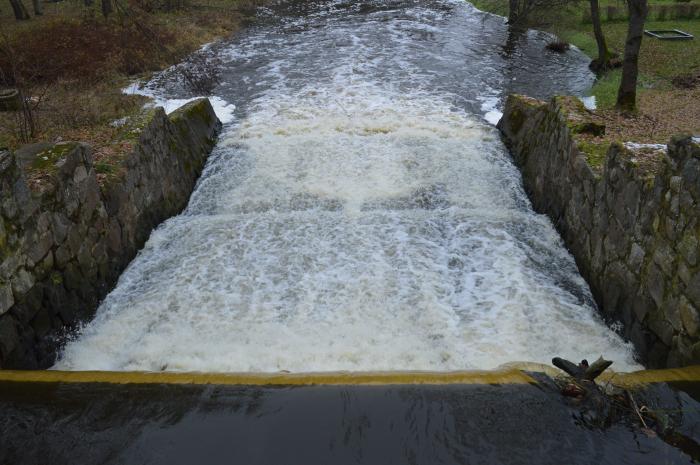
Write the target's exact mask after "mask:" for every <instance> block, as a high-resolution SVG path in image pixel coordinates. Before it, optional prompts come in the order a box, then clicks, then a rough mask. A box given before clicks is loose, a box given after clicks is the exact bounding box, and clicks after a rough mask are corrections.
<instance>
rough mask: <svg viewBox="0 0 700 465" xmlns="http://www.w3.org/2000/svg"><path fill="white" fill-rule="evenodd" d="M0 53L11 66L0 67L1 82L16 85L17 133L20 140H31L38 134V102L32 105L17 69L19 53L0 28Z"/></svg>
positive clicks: (10, 85)
mask: <svg viewBox="0 0 700 465" xmlns="http://www.w3.org/2000/svg"><path fill="white" fill-rule="evenodd" d="M0 39H1V41H0V54H1V55H4V56H5V58H6V60H4V61H5V62H6V63H9V66H8V67H6V68H3V69H0V84H4V85H6V86H8V87H14V88H15V89H16V91H17V94H18V95H17V100H18V104H17V106H16V109H15V111H14V113H15V121H16V134H17V138H18V139H19V140H20V142H25V143H26V142H29V141H30V140H31V139H32V138H33V137H34V136H35V135H36V120H35V118H34V110H35V109H36V104H35V105H32V102H31V100H30V99H29V98H28V96H27V93H26V92H25V90H24V87H25V86H24V85H23V83H22V82H21V81H22V80H21V78H20V76H19V73H18V72H17V69H16V63H17V55H16V53H15V50H14V48H13V47H12V45H11V43H10V40H9V38H8V36H7V35H6V34H5V32H4V31H2V30H0Z"/></svg>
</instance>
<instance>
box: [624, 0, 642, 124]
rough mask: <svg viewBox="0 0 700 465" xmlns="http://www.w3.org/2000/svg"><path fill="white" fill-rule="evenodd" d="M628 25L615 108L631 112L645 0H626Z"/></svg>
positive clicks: (635, 88)
mask: <svg viewBox="0 0 700 465" xmlns="http://www.w3.org/2000/svg"><path fill="white" fill-rule="evenodd" d="M627 9H628V11H629V26H628V29H627V40H626V41H625V57H624V59H623V60H622V80H621V81H620V89H619V90H618V92H617V108H618V109H619V110H622V111H629V112H632V111H634V110H635V109H636V107H637V76H638V74H639V49H640V48H641V46H642V37H643V36H644V21H645V20H646V17H647V13H648V11H649V7H648V5H647V0H627Z"/></svg>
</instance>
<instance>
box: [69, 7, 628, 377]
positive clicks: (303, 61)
mask: <svg viewBox="0 0 700 465" xmlns="http://www.w3.org/2000/svg"><path fill="white" fill-rule="evenodd" d="M548 40H549V38H548V37H547V36H546V35H544V34H543V33H538V32H532V31H531V32H528V33H526V34H509V31H508V29H507V26H506V25H505V24H504V21H503V19H502V18H499V17H496V16H492V15H487V14H484V13H481V12H479V11H477V10H475V9H474V8H473V7H472V6H470V5H469V4H468V3H463V2H456V1H423V2H410V1H408V2H406V1H401V2H391V1H381V2H379V1H377V2H348V3H339V2H322V3H314V2H288V3H285V4H282V5H278V6H276V7H275V8H274V9H268V10H264V11H262V12H261V14H260V15H259V19H258V20H257V23H256V24H254V25H253V26H252V27H251V28H250V29H248V30H247V31H246V32H245V33H243V34H241V35H239V36H238V37H235V38H233V39H231V40H230V41H227V42H225V43H222V44H217V45H214V46H211V47H209V48H207V50H206V53H205V56H206V57H207V58H206V60H210V61H212V62H214V63H215V65H214V66H215V67H216V68H217V69H218V70H219V73H220V83H219V84H218V85H216V86H215V87H214V89H213V95H215V96H216V97H218V99H219V100H218V101H219V102H221V101H225V102H228V103H229V104H231V105H235V112H234V113H233V115H232V116H233V118H232V122H230V123H228V124H226V126H225V128H224V132H223V134H222V136H221V139H220V142H219V144H218V146H217V148H216V149H215V152H214V154H213V155H212V157H211V158H210V160H209V163H208V165H207V168H206V170H205V172H204V174H203V176H202V179H201V180H200V182H199V184H198V187H197V189H196V191H195V192H194V194H193V196H192V199H191V201H190V204H189V206H188V208H187V209H186V211H185V212H184V213H183V214H181V215H180V216H178V217H176V218H173V219H171V220H169V221H167V222H165V223H164V224H163V225H162V226H161V227H159V228H158V229H157V230H156V231H155V232H154V233H153V234H152V236H151V238H150V240H149V241H148V243H147V244H146V247H145V248H144V250H143V251H142V252H141V253H140V254H139V256H138V257H137V258H136V259H135V260H134V262H133V263H132V264H131V265H130V266H129V268H128V269H127V271H126V272H125V273H124V274H123V276H122V277H121V279H120V281H119V284H118V286H117V287H116V289H115V290H114V291H113V292H112V293H111V294H110V295H109V296H108V297H107V298H106V299H105V301H104V302H103V304H102V305H101V307H100V308H99V310H98V312H97V316H96V318H95V319H94V321H92V322H91V323H89V324H88V325H87V326H86V327H85V328H84V329H83V330H82V332H81V334H80V335H79V336H78V337H77V339H76V340H74V341H72V342H70V343H68V345H67V346H66V348H65V351H64V353H63V355H62V358H61V359H60V361H59V362H58V363H57V365H56V368H62V369H108V370H163V369H164V370H201V371H277V370H290V371H295V372H298V371H324V370H405V369H425V370H453V369H468V368H493V367H496V366H498V365H500V364H502V363H504V362H509V361H514V360H530V361H541V362H548V361H549V360H550V359H551V357H552V356H556V355H558V356H564V357H567V358H571V359H574V360H578V359H579V358H580V357H582V356H586V357H597V356H598V355H600V354H604V355H605V356H606V357H607V358H611V359H613V360H614V361H615V364H616V365H615V366H616V367H617V368H618V369H625V368H626V369H629V368H633V367H636V365H635V362H634V360H633V358H632V355H633V354H632V350H631V348H630V346H629V345H628V344H625V343H624V342H623V341H622V340H621V338H620V337H618V335H617V334H615V333H614V332H613V331H611V330H610V329H609V328H608V327H606V326H605V324H604V323H603V322H602V321H601V320H600V318H599V317H598V316H597V314H596V311H595V308H594V303H593V301H592V299H591V295H590V292H589V290H588V288H587V286H586V284H585V282H584V281H583V279H582V278H581V276H580V275H579V274H578V272H577V270H576V266H575V264H574V261H573V259H572V257H571V256H570V255H569V254H568V252H567V251H566V249H565V248H564V247H563V244H562V241H561V239H560V238H559V236H558V235H557V233H556V231H555V230H554V229H553V227H552V225H551V223H550V221H549V220H548V219H547V218H546V217H544V216H542V215H538V214H535V213H534V212H533V211H532V209H531V207H530V204H529V202H528V200H527V197H526V195H525V193H524V191H523V188H522V186H521V180H520V176H519V173H518V171H517V169H516V168H515V167H514V166H513V164H512V162H511V159H510V157H509V155H508V153H507V151H506V149H505V148H504V146H503V144H502V143H501V142H500V140H499V136H498V132H497V130H496V129H495V128H494V127H493V126H491V125H490V124H488V122H487V121H486V119H485V118H484V115H485V114H486V116H487V117H488V118H487V119H493V116H494V112H495V111H497V107H498V105H499V104H500V102H502V99H503V96H504V95H505V94H506V93H508V92H513V91H516V92H523V93H528V94H530V95H533V96H536V97H546V96H549V95H552V94H554V93H573V94H578V95H581V94H583V93H584V92H585V90H586V89H587V88H588V86H589V85H590V83H591V76H590V74H589V72H588V71H587V68H586V65H587V59H586V58H585V57H584V56H583V55H582V54H580V53H579V52H578V51H576V50H572V51H570V52H569V53H567V54H564V55H558V54H555V53H552V52H548V51H546V50H545V49H544V45H545V44H546V42H547V41H548ZM176 75H177V73H172V72H171V73H164V74H163V75H162V76H161V77H160V78H159V79H156V80H154V81H153V82H152V83H151V88H152V90H153V91H154V92H156V93H158V95H160V96H161V97H165V98H183V97H189V96H191V94H187V91H186V90H184V88H183V86H182V85H181V81H180V80H178V79H177V78H176ZM229 108H230V107H229Z"/></svg>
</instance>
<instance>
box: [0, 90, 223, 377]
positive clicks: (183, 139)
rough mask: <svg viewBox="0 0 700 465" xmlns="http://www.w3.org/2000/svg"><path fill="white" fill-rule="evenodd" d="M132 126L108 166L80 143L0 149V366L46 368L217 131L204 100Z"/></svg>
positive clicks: (179, 198) (175, 209) (170, 211)
mask: <svg viewBox="0 0 700 465" xmlns="http://www.w3.org/2000/svg"><path fill="white" fill-rule="evenodd" d="M133 120H134V121H132V122H131V123H130V124H128V125H127V126H126V127H124V129H123V133H124V135H123V137H124V141H123V142H124V143H125V144H126V146H130V147H131V149H130V150H128V151H126V152H125V153H124V154H123V155H122V156H120V157H118V158H116V159H114V158H111V159H110V160H109V163H105V162H104V161H102V160H100V162H99V163H93V156H92V150H91V148H90V147H89V146H87V145H84V144H80V143H59V144H55V145H47V144H37V145H34V146H28V147H25V148H23V149H20V150H18V151H17V152H16V153H14V154H13V153H9V152H0V187H1V188H2V191H0V258H1V259H2V265H0V368H41V367H47V366H50V365H51V364H52V363H53V361H54V359H55V355H56V349H57V345H58V344H59V343H60V336H61V335H62V334H64V333H65V332H66V330H67V329H70V328H73V327H75V326H76V324H78V323H80V322H81V321H84V320H86V319H89V318H90V317H92V315H93V313H94V311H95V309H96V308H97V305H98V304H99V302H100V301H101V300H102V299H103V298H104V297H105V296H106V294H107V293H108V292H109V291H110V290H111V289H112V287H113V286H114V285H115V283H116V281H117V279H118V277H119V275H120V273H121V272H122V270H123V269H124V268H125V267H126V266H127V265H128V263H129V262H130V261H131V260H132V259H133V258H134V256H135V255H136V253H137V251H138V250H139V249H140V248H141V247H142V246H143V244H144V243H145V241H146V240H147V239H148V237H149V235H150V232H151V230H152V229H153V228H154V227H155V226H157V225H158V224H159V223H161V222H162V221H163V220H165V219H167V218H168V217H171V216H173V215H176V214H177V213H179V212H180V211H181V210H182V209H183V208H184V207H185V206H186V205H187V202H188V199H189V196H190V194H191V192H192V190H193V188H194V186H195V183H196V181H197V178H198V177H199V175H200V173H201V171H202V168H203V166H204V163H205V161H206V159H207V157H208V154H209V152H210V151H211V149H212V147H213V145H214V142H215V137H216V134H217V132H218V130H219V127H220V122H219V120H218V119H217V118H216V115H215V114H214V111H213V109H212V107H211V105H210V104H209V101H208V100H207V99H200V100H197V101H194V102H191V103H189V104H187V105H185V106H183V107H182V108H180V109H179V110H177V111H175V112H173V113H171V114H170V115H169V116H166V114H165V112H164V111H163V109H162V108H157V109H155V110H152V111H149V112H147V113H146V114H144V115H142V116H141V117H140V118H133ZM130 141H131V143H129V142H130Z"/></svg>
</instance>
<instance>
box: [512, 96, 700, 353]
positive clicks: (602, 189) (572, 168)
mask: <svg viewBox="0 0 700 465" xmlns="http://www.w3.org/2000/svg"><path fill="white" fill-rule="evenodd" d="M498 127H499V129H500V130H501V132H502V133H503V135H504V138H505V141H506V143H507V145H508V146H509V148H510V150H511V153H512V154H513V157H514V159H515V161H516V164H517V165H518V166H519V167H520V169H521V172H522V176H523V184H524V186H525V189H526V191H527V193H528V196H529V197H530V199H531V201H532V204H533V207H534V208H535V210H537V211H539V212H541V213H545V214H547V215H548V216H549V217H550V218H551V220H552V222H553V223H554V224H555V225H556V227H557V230H558V231H559V233H560V234H561V236H562V238H563V239H564V242H565V243H566V246H567V248H568V249H569V250H570V251H571V253H572V255H573V256H574V258H575V259H576V263H577V265H578V268H579V270H580V272H581V274H582V275H583V277H584V278H585V279H586V281H587V282H588V284H589V285H590V287H591V291H592V292H593V295H594V297H595V299H596V302H597V303H598V307H599V308H600V310H601V312H602V314H603V315H604V316H605V318H606V319H607V320H608V322H609V323H610V324H620V323H621V324H622V326H621V329H622V331H621V332H622V334H624V335H625V337H626V338H628V339H630V340H631V341H632V342H633V343H634V345H635V348H636V349H637V353H638V354H639V356H640V358H641V360H642V361H643V362H644V363H645V365H646V366H650V367H673V366H681V365H691V364H698V363H700V313H699V312H698V308H700V292H699V289H700V229H699V228H698V224H699V220H700V218H699V216H698V212H699V211H700V209H699V208H698V202H700V192H699V191H698V178H699V177H700V163H698V159H699V158H700V146H699V145H698V143H697V139H692V138H690V137H687V136H685V137H674V138H672V139H671V141H670V142H669V144H668V149H666V148H665V147H663V146H661V147H640V146H638V145H631V144H626V145H623V144H621V143H619V142H613V143H609V144H608V145H607V147H605V146H596V147H595V150H592V146H591V143H590V137H591V136H596V135H597V134H600V133H601V132H604V131H605V130H606V127H605V125H604V122H601V121H600V120H599V119H596V118H594V117H592V116H591V114H590V113H589V112H588V111H587V110H586V109H585V108H583V105H582V104H581V103H580V102H579V101H578V100H577V99H576V98H574V97H555V98H554V99H552V100H551V101H550V102H549V103H547V102H542V101H539V100H535V99H531V98H528V97H524V96H517V95H511V96H510V97H509V98H508V101H507V102H506V108H505V110H504V116H503V118H502V119H501V121H500V122H499V123H498Z"/></svg>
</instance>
